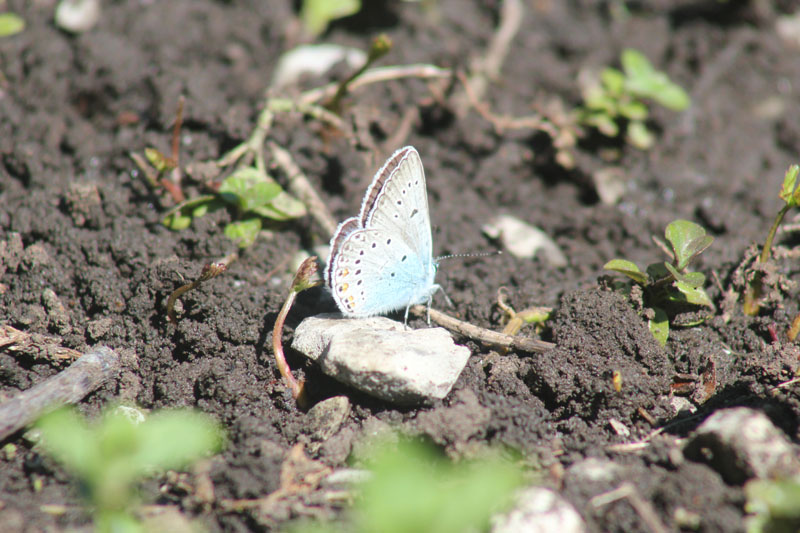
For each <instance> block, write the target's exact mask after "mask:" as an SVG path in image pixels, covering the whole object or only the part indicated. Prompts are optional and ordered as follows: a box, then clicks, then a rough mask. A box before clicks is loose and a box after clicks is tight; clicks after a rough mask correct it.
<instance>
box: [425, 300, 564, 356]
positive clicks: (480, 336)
mask: <svg viewBox="0 0 800 533" xmlns="http://www.w3.org/2000/svg"><path fill="white" fill-rule="evenodd" d="M410 311H411V313H412V314H413V315H414V316H416V317H418V318H423V317H425V316H426V315H427V313H428V311H427V310H426V307H425V306H424V305H415V306H412V307H411V309H410ZM430 317H431V320H433V321H434V322H436V323H437V324H439V325H440V326H442V327H444V328H447V329H449V330H450V331H454V332H456V333H458V334H459V335H463V336H465V337H469V338H470V339H473V340H476V341H480V342H485V343H487V344H492V345H495V346H500V347H502V348H508V349H512V350H519V351H523V352H529V353H544V352H546V351H548V350H552V349H553V348H555V347H556V345H555V344H553V343H552V342H546V341H540V340H538V339H531V338H528V337H517V336H513V335H504V334H503V333H498V332H496V331H492V330H490V329H484V328H481V327H478V326H476V325H474V324H470V323H469V322H464V321H462V320H458V319H457V318H454V317H452V316H450V315H448V314H445V313H442V312H441V311H437V310H436V309H430Z"/></svg>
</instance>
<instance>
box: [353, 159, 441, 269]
mask: <svg viewBox="0 0 800 533" xmlns="http://www.w3.org/2000/svg"><path fill="white" fill-rule="evenodd" d="M360 217H361V224H362V227H364V228H373V229H379V230H383V231H385V232H387V233H389V234H391V235H399V236H400V237H401V238H402V239H403V241H404V242H405V243H406V244H407V245H408V247H409V248H411V249H412V250H413V251H414V252H415V253H416V254H417V255H419V256H420V257H423V258H425V259H424V260H425V261H426V262H427V263H431V264H432V263H433V257H432V256H433V239H432V237H431V219H430V213H429V211H428V191H427V188H426V183H425V171H424V169H423V167H422V160H421V159H420V157H419V153H418V152H417V150H416V149H415V148H414V147H413V146H406V147H405V148H401V149H400V150H398V151H396V152H395V153H394V154H393V155H392V156H391V157H390V158H389V159H388V160H387V162H386V164H384V166H383V167H382V168H381V169H380V170H379V171H378V173H377V174H376V175H375V178H374V179H373V182H372V185H370V188H369V189H368V190H367V194H366V196H365V197H364V203H363V205H362V206H361V215H360Z"/></svg>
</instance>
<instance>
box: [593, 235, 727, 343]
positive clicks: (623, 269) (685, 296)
mask: <svg viewBox="0 0 800 533" xmlns="http://www.w3.org/2000/svg"><path fill="white" fill-rule="evenodd" d="M664 236H665V237H666V239H667V241H668V242H669V243H670V245H671V248H666V246H664V248H665V251H666V252H667V253H668V254H669V255H671V256H672V257H671V259H670V260H669V261H664V262H661V263H653V264H651V265H649V266H648V267H647V269H646V270H645V271H644V272H642V271H641V270H640V269H639V267H638V266H636V264H635V263H633V262H631V261H627V260H625V259H613V260H611V261H609V262H608V263H606V265H605V266H604V267H603V268H605V269H606V270H612V271H614V272H619V273H620V274H624V275H626V276H628V277H629V278H630V279H631V281H632V283H633V284H635V285H637V286H639V287H641V289H642V304H643V305H644V307H645V308H648V309H649V310H650V311H649V312H648V313H647V316H648V321H649V326H650V331H651V332H652V333H653V336H655V338H656V340H658V342H659V343H661V345H662V346H664V345H666V343H667V338H668V337H669V327H670V316H671V315H672V317H673V318H674V311H675V310H680V309H681V308H685V307H686V306H687V305H689V306H700V307H708V308H713V307H714V306H713V304H712V303H711V299H710V298H709V297H708V294H706V291H705V290H704V289H703V285H704V284H705V281H706V277H705V276H704V275H703V274H701V273H700V272H691V271H689V270H688V266H689V263H691V261H692V260H693V259H694V258H695V257H697V256H698V255H700V254H701V253H702V252H703V250H705V249H706V248H708V247H709V246H710V245H711V243H712V242H713V240H714V238H713V237H711V236H710V235H706V230H705V229H703V227H702V226H698V225H697V224H695V223H694V222H689V221H688V220H675V221H673V222H671V223H670V224H669V225H668V226H667V229H666V231H665V234H664ZM617 288H618V289H621V290H624V291H626V292H627V293H628V294H630V293H631V288H632V285H631V282H629V283H627V284H619V285H618V286H617ZM704 319H705V318H700V319H697V320H694V321H690V322H686V323H683V324H681V325H684V326H693V325H697V324H699V323H700V322H702V321H703V320H704Z"/></svg>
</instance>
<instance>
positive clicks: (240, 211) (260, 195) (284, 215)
mask: <svg viewBox="0 0 800 533" xmlns="http://www.w3.org/2000/svg"><path fill="white" fill-rule="evenodd" d="M221 208H228V209H229V210H231V211H232V213H233V214H232V218H233V221H232V222H229V223H228V224H226V225H225V230H224V232H225V235H226V236H227V237H228V238H230V239H232V240H234V241H236V242H237V243H238V244H239V247H240V248H247V247H248V246H250V245H252V244H253V242H255V240H256V237H257V236H258V233H259V232H260V231H261V229H262V227H263V221H264V220H265V219H267V220H272V221H276V222H281V221H285V220H291V219H294V218H299V217H302V216H304V215H305V214H306V207H305V205H304V204H303V203H302V202H300V201H299V200H296V199H295V198H294V197H292V196H291V195H289V193H287V192H286V191H284V190H283V189H282V188H281V186H280V185H278V183H277V182H276V181H275V180H274V179H273V178H272V177H270V176H269V175H268V174H267V173H266V171H263V170H260V169H258V168H256V167H253V166H247V167H241V168H239V169H238V170H236V171H234V172H233V174H231V175H230V176H228V177H227V178H225V179H224V180H223V181H222V183H221V184H220V186H219V189H217V191H216V194H205V195H200V196H197V197H194V198H190V199H188V200H186V201H185V202H182V203H180V204H178V205H176V206H175V207H174V208H172V209H171V210H170V211H169V212H167V214H166V215H165V216H164V220H163V223H164V225H165V226H167V227H168V228H170V229H172V230H181V229H185V228H187V227H189V226H190V225H191V223H192V220H194V219H195V218H199V217H202V216H204V215H206V214H207V213H210V212H212V211H216V210H217V209H221Z"/></svg>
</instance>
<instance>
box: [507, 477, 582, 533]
mask: <svg viewBox="0 0 800 533" xmlns="http://www.w3.org/2000/svg"><path fill="white" fill-rule="evenodd" d="M552 531H557V532H558V533H582V532H584V531H586V525H585V524H584V522H583V518H582V517H581V515H580V514H578V511H576V510H575V508H574V507H573V506H572V505H571V504H570V503H569V502H567V501H566V500H564V499H563V498H562V497H561V496H560V495H559V494H558V493H557V492H555V491H553V490H551V489H546V488H544V487H529V488H527V489H524V490H522V491H520V492H519V493H518V494H517V498H516V504H515V505H514V508H513V509H512V510H511V511H509V512H508V513H505V514H503V515H498V516H495V517H493V518H492V533H523V532H525V533H551V532H552Z"/></svg>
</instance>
